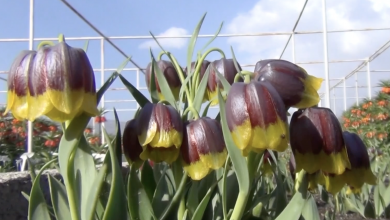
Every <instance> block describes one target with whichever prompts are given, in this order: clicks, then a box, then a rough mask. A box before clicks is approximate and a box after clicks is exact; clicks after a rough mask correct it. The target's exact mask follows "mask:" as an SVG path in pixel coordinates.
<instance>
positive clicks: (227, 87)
mask: <svg viewBox="0 0 390 220" xmlns="http://www.w3.org/2000/svg"><path fill="white" fill-rule="evenodd" d="M211 66H212V67H213V69H214V71H215V73H216V74H217V77H218V79H219V81H220V82H221V83H222V86H223V91H225V92H226V93H229V91H230V87H232V86H231V85H230V83H229V82H228V81H227V80H226V78H225V77H224V76H223V75H222V74H221V73H220V72H219V71H218V70H217V68H215V66H214V65H211Z"/></svg>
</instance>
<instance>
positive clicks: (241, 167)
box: [218, 91, 249, 192]
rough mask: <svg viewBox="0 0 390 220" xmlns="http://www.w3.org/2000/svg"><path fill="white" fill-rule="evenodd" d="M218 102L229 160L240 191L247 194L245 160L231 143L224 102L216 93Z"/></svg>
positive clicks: (247, 178)
mask: <svg viewBox="0 0 390 220" xmlns="http://www.w3.org/2000/svg"><path fill="white" fill-rule="evenodd" d="M218 102H219V109H220V115H221V125H222V131H223V137H224V140H225V143H226V148H227V150H228V152H229V156H230V159H231V161H232V163H233V166H234V169H235V171H236V175H237V179H238V184H239V187H240V191H243V192H249V173H248V167H247V164H246V160H245V158H244V157H243V156H242V154H241V151H240V150H239V149H238V148H237V146H236V145H235V144H234V142H233V138H232V136H231V134H230V130H229V128H228V125H227V121H226V113H225V102H224V100H223V98H222V95H221V93H220V92H219V91H218Z"/></svg>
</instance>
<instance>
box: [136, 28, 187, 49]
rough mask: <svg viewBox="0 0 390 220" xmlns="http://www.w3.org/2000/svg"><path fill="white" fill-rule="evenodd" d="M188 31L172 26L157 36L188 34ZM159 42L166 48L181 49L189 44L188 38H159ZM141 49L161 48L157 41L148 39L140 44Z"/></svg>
mask: <svg viewBox="0 0 390 220" xmlns="http://www.w3.org/2000/svg"><path fill="white" fill-rule="evenodd" d="M187 34H188V32H187V30H186V29H183V28H178V27H171V28H169V29H168V30H166V31H164V32H163V33H160V34H158V35H156V36H178V35H187ZM158 42H159V43H160V44H161V46H162V47H164V49H181V48H182V47H184V46H185V45H186V44H187V38H158ZM139 48H140V49H149V48H152V49H155V48H159V47H158V45H157V43H156V42H155V41H154V39H152V40H147V41H145V42H143V43H142V44H140V45H139Z"/></svg>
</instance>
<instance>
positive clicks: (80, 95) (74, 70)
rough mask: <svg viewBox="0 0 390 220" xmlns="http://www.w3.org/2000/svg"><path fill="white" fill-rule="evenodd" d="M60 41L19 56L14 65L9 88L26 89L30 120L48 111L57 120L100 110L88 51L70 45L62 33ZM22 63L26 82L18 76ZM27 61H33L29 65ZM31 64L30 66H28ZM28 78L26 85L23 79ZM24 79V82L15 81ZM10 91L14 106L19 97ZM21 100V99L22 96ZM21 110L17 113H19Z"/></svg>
mask: <svg viewBox="0 0 390 220" xmlns="http://www.w3.org/2000/svg"><path fill="white" fill-rule="evenodd" d="M59 41H60V42H59V43H58V44H56V45H54V46H43V47H41V48H39V49H38V51H37V52H36V54H35V57H34V58H33V59H32V57H30V58H29V57H28V56H27V57H25V58H27V59H25V58H23V59H20V57H21V56H23V52H22V54H21V56H19V57H18V58H17V59H16V60H15V62H14V65H13V67H12V68H11V72H10V73H9V74H10V81H11V82H10V83H11V84H14V85H13V86H10V89H11V90H10V91H14V89H15V88H23V87H24V88H25V89H26V94H27V96H26V101H27V115H24V116H27V117H25V118H26V119H28V120H31V121H33V120H35V119H36V118H38V117H40V116H42V115H46V116H47V117H49V118H50V119H52V120H54V121H58V122H64V121H67V120H71V119H73V118H74V117H76V116H78V115H80V114H82V113H86V114H88V115H90V116H96V115H98V114H99V111H98V109H97V108H96V105H97V97H96V88H95V76H94V72H93V69H92V66H91V64H90V62H89V59H88V57H87V54H86V53H85V52H84V50H82V49H80V48H73V47H70V46H69V45H68V44H66V43H65V40H64V39H63V37H62V35H61V36H60V38H59ZM18 62H19V65H21V66H22V69H23V70H24V72H25V74H24V77H26V78H25V80H24V82H22V83H21V81H20V80H17V79H18V78H19V77H20V76H21V74H22V73H21V72H20V70H19V69H18V68H14V67H15V66H16V67H18ZM26 62H31V63H29V64H28V65H27V63H26ZM27 67H28V68H27ZM26 81H27V87H26V86H25V85H24V83H25V82H26ZM18 83H21V85H16V84H18ZM18 96H19V95H17V94H16V93H15V96H14V98H12V94H10V96H9V98H10V100H9V105H10V108H9V110H10V109H15V108H17V107H15V106H14V105H15V104H17V101H18V100H17V99H15V97H18ZM19 101H20V99H19ZM17 114H18V113H17Z"/></svg>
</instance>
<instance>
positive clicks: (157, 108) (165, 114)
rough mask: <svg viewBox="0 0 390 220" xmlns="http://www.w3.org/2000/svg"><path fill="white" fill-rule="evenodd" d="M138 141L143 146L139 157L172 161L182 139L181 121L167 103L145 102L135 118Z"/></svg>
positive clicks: (175, 157) (176, 154)
mask: <svg viewBox="0 0 390 220" xmlns="http://www.w3.org/2000/svg"><path fill="white" fill-rule="evenodd" d="M137 128H138V141H139V143H140V145H141V146H142V148H143V151H142V153H141V155H140V158H141V159H143V160H147V159H151V160H152V161H154V162H156V163H158V162H162V161H165V162H167V163H172V162H173V161H175V160H176V159H177V157H178V155H179V151H180V146H181V144H182V141H183V122H182V120H181V118H180V115H179V113H178V112H177V111H176V110H175V109H174V108H173V107H172V106H169V105H164V104H162V103H158V104H151V103H147V104H146V105H145V106H144V107H143V108H142V109H141V111H140V112H139V114H138V119H137Z"/></svg>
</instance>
